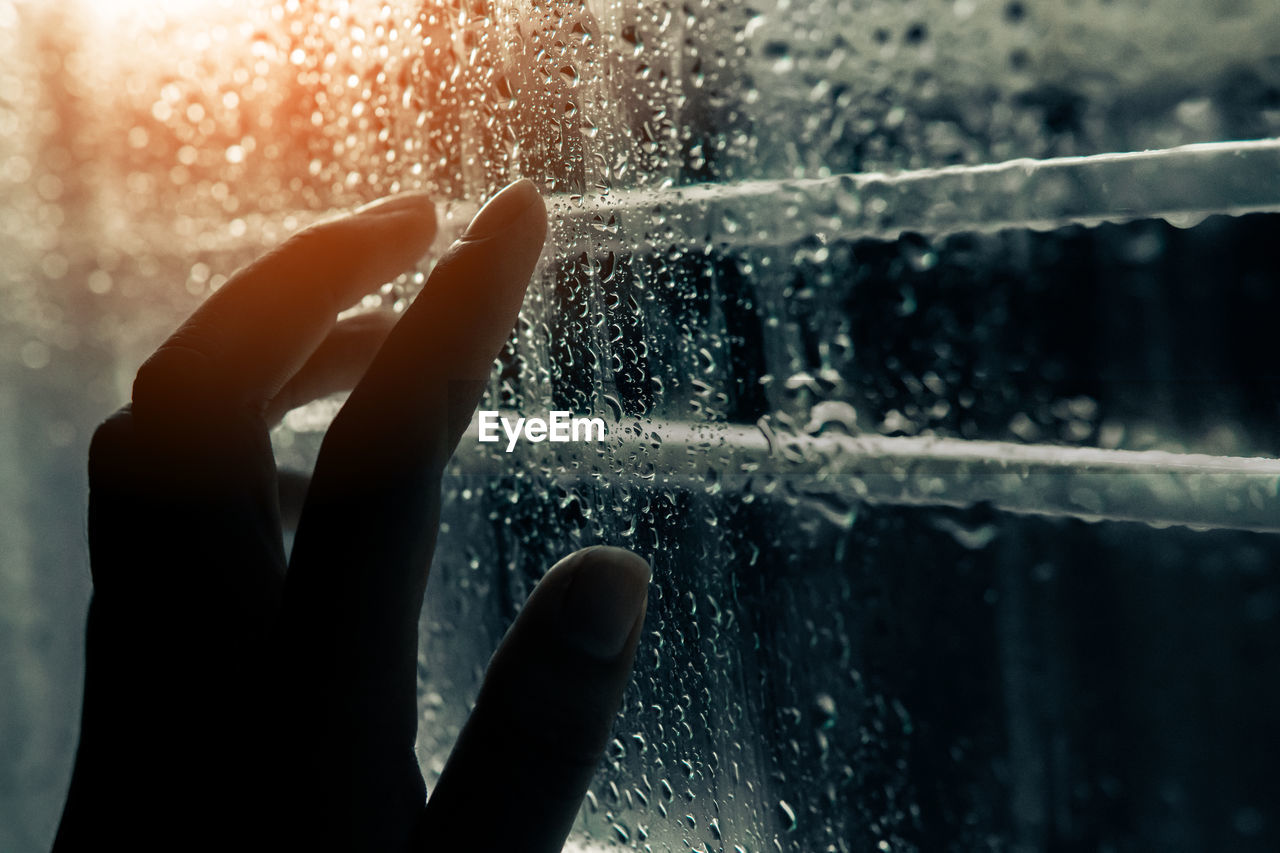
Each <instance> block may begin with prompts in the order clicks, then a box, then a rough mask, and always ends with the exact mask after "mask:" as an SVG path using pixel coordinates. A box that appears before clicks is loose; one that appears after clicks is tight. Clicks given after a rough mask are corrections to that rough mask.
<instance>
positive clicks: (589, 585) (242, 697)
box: [55, 181, 649, 851]
mask: <svg viewBox="0 0 1280 853" xmlns="http://www.w3.org/2000/svg"><path fill="white" fill-rule="evenodd" d="M434 232H435V219H434V215H433V209H432V206H431V204H430V202H429V200H428V199H427V198H425V197H423V196H421V195H417V194H406V195H400V196H395V197H392V198H389V199H384V200H383V201H381V202H378V203H376V204H374V205H370V206H368V207H366V208H362V209H361V210H360V211H357V212H356V213H355V214H353V215H351V216H347V217H344V218H341V219H336V220H332V221H329V222H326V223H322V224H319V225H316V226H313V227H311V228H308V229H306V230H304V231H302V232H300V233H299V234H297V235H295V236H294V237H293V238H291V239H290V240H289V241H287V242H286V243H285V244H284V245H283V246H281V247H280V248H278V249H277V250H275V251H273V252H271V253H269V254H267V255H266V256H265V257H263V258H261V259H260V260H258V261H257V262H255V263H254V264H252V265H250V266H249V267H247V268H245V269H244V270H241V271H240V272H239V273H237V274H236V275H235V276H234V277H233V278H232V279H231V280H230V281H229V282H228V283H227V284H226V285H225V286H224V287H222V288H221V289H220V290H218V291H217V292H216V293H214V294H213V295H212V296H211V297H210V298H209V299H208V300H207V301H206V302H205V303H204V304H203V305H202V306H201V307H200V309H199V310H198V311H197V312H196V313H195V314H194V315H193V316H192V317H191V318H190V319H189V320H188V321H187V322H186V324H184V325H183V326H182V328H180V329H179V330H178V331H177V332H176V333H175V334H174V335H173V336H172V337H171V338H169V340H168V341H167V342H166V343H165V344H164V345H163V346H161V347H160V349H159V350H158V351H157V352H156V353H155V354H154V355H153V356H152V357H151V358H150V359H149V360H148V361H147V362H146V363H145V364H144V365H143V366H142V369H141V370H140V371H139V373H138V376H137V379H136V381H135V382H134V387H133V402H132V405H131V406H126V407H125V408H123V409H122V410H120V411H119V412H117V413H116V414H115V415H114V416H112V417H111V418H110V419H109V420H108V421H106V423H104V424H103V425H102V426H101V427H100V428H99V429H98V431H97V433H96V434H95V435H94V439H93V443H92V447H91V449H90V460H89V479H90V496H89V546H90V554H91V561H92V572H93V583H94V595H93V601H92V604H91V605H90V610H89V626H88V646H87V664H86V668H87V672H86V676H85V697H84V713H83V719H82V724H81V739H80V746H79V751H78V753H77V756H76V766H75V773H74V777H73V780H72V785H71V792H70V794H69V796H68V800H67V805H66V809H65V811H64V814H63V818H62V824H61V827H60V829H59V833H58V838H57V841H56V842H55V849H56V850H59V851H63V850H140V849H148V850H150V849H164V850H175V851H181V850H191V849H218V850H228V851H231V850H256V849H267V850H281V851H284V850H299V851H316V850H379V851H398V850H410V849H412V850H440V851H446V850H447V851H455V850H467V851H486V850H494V851H498V850H501V851H526V850H528V851H542V850H559V849H560V847H561V845H562V844H563V842H564V838H565V835H566V834H567V833H568V831H569V829H570V827H571V825H572V823H573V820H574V817H575V815H576V813H577V809H578V807H579V804H580V802H581V799H582V796H583V794H584V792H585V790H586V787H587V785H588V783H589V781H590V779H591V776H592V774H593V773H594V771H595V767H596V764H597V762H598V760H599V756H600V753H601V752H602V750H603V748H604V745H605V743H606V741H607V739H608V736H609V730H610V727H611V724H612V722H613V717H614V715H615V714H616V713H617V709H618V704H619V702H620V699H621V695H622V691H623V688H624V686H625V684H626V681H627V678H628V676H629V673H630V670H631V663H632V658H633V656H634V654H635V647H636V643H637V640H638V637H639V633H640V627H641V623H642V622H643V618H644V611H645V600H646V591H647V585H648V579H649V569H648V566H647V565H646V564H645V562H644V561H643V560H641V559H640V558H639V557H637V556H635V555H634V554H631V553H629V552H626V551H622V550H619V549H613V548H595V549H587V550H585V551H580V552H578V553H576V554H573V555H572V556H569V557H567V558H565V559H564V560H562V561H561V562H560V563H558V564H557V565H556V566H555V567H554V568H552V569H551V571H550V572H548V574H547V575H546V576H545V577H544V578H543V579H542V581H541V583H539V585H538V587H537V589H536V590H535V591H534V592H533V595H532V596H531V597H530V599H529V601H528V603H527V604H526V606H525V607H524V609H523V610H522V612H521V614H520V617H519V618H518V619H517V620H516V623H515V624H514V625H513V626H512V628H511V630H510V631H509V632H508V634H507V636H506V638H505V639H504V640H503V643H502V645H501V647H500V648H499V650H498V652H497V653H496V654H495V655H494V657H493V659H492V661H491V662H490V665H489V670H488V673H487V675H486V677H485V682H484V686H483V688H482V690H481V692H480V696H479V700H478V702H477V704H476V707H475V709H474V711H473V713H472V714H471V717H470V719H469V721H468V723H467V725H466V727H465V729H464V730H463V733H462V735H461V736H460V738H459V740H458V743H457V745H456V747H455V749H454V751H453V754H452V755H451V757H450V759H449V762H448V764H447V765H446V768H445V770H444V773H443V775H442V777H441V779H440V781H439V784H438V785H437V787H436V790H435V791H433V792H432V796H431V798H430V801H429V802H428V801H427V800H426V792H425V787H424V784H423V780H422V778H421V775H420V774H419V771H418V762H417V759H416V757H415V755H414V740H415V735H416V730H417V722H418V713H417V650H418V637H417V628H418V617H419V611H420V609H421V606H422V596H423V591H424V589H425V586H426V580H427V568H428V565H429V563H430V560H431V554H432V550H433V548H434V543H435V537H436V532H437V526H438V517H439V509H440V506H439V504H440V477H441V472H442V471H443V469H444V467H445V464H446V462H447V460H448V458H449V456H450V454H451V453H452V452H453V449H454V447H455V446H456V444H457V442H458V440H459V438H460V436H461V434H462V432H463V430H464V428H465V427H466V425H467V423H468V421H469V420H470V418H471V415H472V413H473V411H474V409H475V406H476V404H477V402H478V401H479V398H480V395H481V393H482V390H483V388H484V385H485V383H486V378H487V376H488V375H489V371H490V367H491V365H492V363H493V359H494V357H495V355H496V353H497V352H498V350H499V348H500V347H501V345H502V343H503V342H504V340H505V339H506V337H507V335H508V333H509V332H510V330H511V328H512V326H513V324H514V323H515V319H516V314H517V312H518V310H519V307H520V304H521V301H522V299H523V295H524V290H525V287H526V284H527V282H528V280H529V276H530V274H531V272H532V270H533V266H534V264H535V262H536V260H537V258H538V255H539V253H540V251H541V248H542V244H543V240H544V237H545V232H546V210H545V208H544V206H543V204H542V201H541V198H540V197H539V196H538V193H537V191H536V190H535V189H534V187H533V185H532V184H530V183H529V182H527V181H525V182H520V183H517V184H513V185H512V186H510V187H508V188H507V189H506V190H504V191H503V192H502V193H500V194H499V195H498V196H496V197H495V198H494V199H493V200H492V201H490V202H489V203H488V205H486V206H485V208H484V209H483V210H482V211H481V212H480V214H479V215H478V216H477V217H476V219H475V221H474V222H472V224H471V226H470V228H469V229H468V230H467V232H466V234H465V235H464V236H463V238H462V239H461V240H460V241H459V242H458V243H456V244H455V245H454V246H453V247H452V248H451V249H450V250H449V252H448V253H447V254H446V255H445V256H444V257H443V258H442V259H441V260H440V262H439V263H438V264H437V266H436V268H435V271H434V272H433V273H432V275H431V277H430V279H429V281H428V282H427V284H426V287H425V289H424V290H423V292H422V294H421V295H420V296H419V297H418V298H417V300H416V301H415V302H414V304H413V305H412V307H411V308H409V310H408V311H406V312H405V313H404V316H403V317H402V318H401V319H400V320H399V321H398V322H394V317H385V316H379V315H373V316H362V317H358V318H355V319H351V320H346V321H343V322H336V316H337V314H338V313H339V311H340V310H342V309H343V308H345V307H347V306H348V305H350V304H352V303H354V302H356V301H357V300H359V299H360V297H361V296H362V295H364V294H366V293H368V292H370V291H372V290H373V289H374V288H376V287H377V286H379V285H380V284H382V283H383V282H385V281H388V280H390V279H392V278H394V277H395V276H396V275H398V274H399V273H401V272H403V271H404V270H405V269H406V268H408V267H410V266H411V265H412V264H413V263H414V262H416V261H417V259H418V258H419V257H421V256H422V255H423V253H424V252H425V251H426V249H427V247H428V246H429V245H430V243H431V239H432V237H433V235H434ZM352 385H354V390H353V391H352V393H351V396H350V397H349V399H348V401H347V402H346V404H345V405H344V406H343V408H342V411H341V412H340V413H339V415H338V416H337V418H336V419H335V420H334V422H333V424H332V425H331V427H330V429H329V431H328V434H327V435H326V436H325V439H324V443H323V445H322V448H321V451H320V455H319V459H318V462H317V464H316V469H315V473H314V476H313V478H312V481H311V484H310V487H309V489H308V491H307V495H306V501H305V504H304V506H303V509H302V515H301V518H300V521H299V524H298V529H297V534H296V538H295V542H294V547H293V551H292V556H291V557H290V558H289V559H288V560H287V561H286V557H285V551H284V546H283V544H282V537H281V527H280V508H279V501H278V497H277V483H276V468H275V462H274V459H273V457H272V451H271V444H270V441H269V438H268V430H269V428H270V426H271V424H272V423H274V422H275V421H276V420H278V419H279V417H280V416H281V415H282V414H283V413H284V412H285V411H287V410H288V409H289V408H292V407H294V406H296V405H300V404H301V403H303V402H306V401H307V400H310V399H313V398H315V397H317V396H321V395H324V394H327V393H330V392H332V391H335V390H339V389H342V388H349V387H351V386H352ZM458 701H461V699H460V698H459V699H458Z"/></svg>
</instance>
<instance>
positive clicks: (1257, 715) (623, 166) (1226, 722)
mask: <svg viewBox="0 0 1280 853" xmlns="http://www.w3.org/2000/svg"><path fill="white" fill-rule="evenodd" d="M1277 137H1280V7H1277V6H1276V4H1275V3H1274V2H1273V0H1230V2H1227V0H821V1H820V2H812V3H793V2H790V0H763V2H752V3H750V4H748V3H745V2H732V1H731V0H689V2H676V0H588V2H586V3H568V2H563V3H562V2H551V3H546V2H532V0H462V2H458V0H445V2H426V3H421V2H401V1H400V0H392V1H391V2H372V0H287V2H283V3H274V2H267V0H182V2H169V3H164V4H152V3H144V2H141V0H119V2H105V0H102V2H91V0H80V2H76V1H75V0H64V1H63V2H43V3H41V2H35V0H28V1H27V2H14V0H0V198H2V199H3V203H2V204H0V258H3V261H4V263H3V264H2V265H0V507H3V511H2V512H0V850H5V851H16V853H26V851H36V850H42V849H46V848H47V847H48V845H49V843H50V841H51V839H52V835H53V830H54V828H55V825H56V822H57V818H58V814H59V811H60V808H61V803H62V797H63V795H64V791H65V786H66V783H67V780H68V777H69V771H70V767H71V759H72V755H73V751H74V746H75V737H76V726H77V716H78V710H79V691H80V684H79V680H80V676H81V666H82V642H83V617H84V612H85V606H86V604H87V601H88V594H89V582H88V567H87V556H86V549H85V541H84V524H83V514H84V504H85V492H86V483H85V477H84V460H85V453H86V448H87V444H88V439H89V436H90V435H91V433H92V430H93V428H94V425H95V424H96V423H97V422H98V421H100V420H101V419H102V418H103V417H105V416H106V415H107V414H108V413H109V412H110V411H112V410H113V409H114V408H115V407H117V406H118V405H119V404H120V403H121V402H123V401H124V400H126V399H127V397H128V389H129V384H130V382H131V379H132V376H133V373H134V371H135V370H136V368H137V366H138V365H139V364H140V363H141V361H142V359H143V358H145V356H146V355H147V354H148V353H149V352H150V351H151V349H153V348H154V347H155V346H156V345H157V344H158V343H159V342H160V340H162V339H163V337H164V335H165V334H167V332H168V331H169V330H171V329H172V328H173V327H174V326H175V325H176V324H177V322H178V321H179V320H180V319H181V318H182V317H184V316H186V314H188V313H189V312H190V311H191V310H192V309H193V308H194V306H196V305H197V304H199V302H200V300H201V299H203V298H204V297H205V296H207V295H208V294H209V293H210V292H212V291H213V290H215V289H216V288H217V287H219V286H220V285H221V284H222V283H223V282H224V281H225V280H226V276H227V274H229V273H230V272H231V271H232V270H233V269H234V268H235V267H236V266H237V265H239V264H240V263H242V262H244V261H246V260H247V259H249V258H251V257H253V256H255V255H256V254H258V253H260V252H261V251H262V250H263V249H264V248H266V247H268V246H270V245H272V244H274V243H275V242H277V241H278V240H279V239H281V238H282V237H283V236H284V235H286V234H288V233H289V232H291V231H292V230H294V229H296V228H297V227H300V226H301V225H303V224H305V223H307V222H309V221H312V220H314V219H316V218H318V217H319V216H322V215H324V214H326V213H329V212H332V211H335V210H340V209H345V208H348V207H351V206H354V205H357V204H359V203H361V202H364V201H367V200H370V199H373V198H376V197H379V196H381V195H384V194H388V193H392V192H396V191H399V190H403V189H425V190H428V191H431V192H433V193H434V194H436V196H437V197H438V198H439V199H440V216H441V218H442V222H443V223H444V231H445V234H446V238H447V235H448V234H449V233H452V231H453V230H456V228H458V227H460V226H461V224H462V223H464V222H465V221H466V220H467V218H468V216H469V214H470V213H471V212H472V211H474V209H475V206H476V204H477V203H479V202H480V201H481V200H482V199H483V198H484V197H485V196H486V195H488V194H489V193H491V192H493V191H494V190H496V189H497V188H499V187H501V186H503V185H505V184H506V183H507V182H509V181H510V180H513V179H515V178H518V177H530V178H532V179H534V180H535V181H537V182H538V184H539V185H540V186H541V187H542V188H543V190H544V192H545V194H546V195H547V197H548V207H549V209H550V210H551V212H552V220H553V228H552V235H551V238H550V242H549V246H548V249H547V251H546V253H545V255H544V257H543V260H542V262H541V264H540V266H539V271H538V273H537V275H536V277H535V281H534V283H533V286H532V287H531V288H530V294H529V297H528V300H527V303H526V305H525V309H524V311H523V312H522V317H521V322H520V324H519V325H518V327H517V329H516V330H515V332H514V333H513V335H512V338H511V340H510V342H509V344H508V346H507V347H506V349H505V350H504V352H503V353H502V355H501V356H500V358H499V360H498V362H499V363H498V365H497V366H496V369H495V379H494V382H493V385H492V388H491V392H490V399H489V401H488V402H487V403H486V404H485V406H484V407H485V408H511V409H518V410H520V411H522V412H527V413H541V412H544V411H546V410H549V409H552V408H555V409H569V410H573V411H575V412H580V413H584V414H585V413H590V414H593V415H597V416H601V417H604V418H605V419H606V420H607V421H608V423H609V430H610V435H611V441H610V442H609V443H608V444H607V445H605V446H602V447H600V448H595V447H591V448H588V449H582V448H577V447H573V446H567V445H559V446H557V448H556V449H555V451H554V452H553V451H552V449H551V447H550V446H549V445H539V446H536V447H534V448H532V449H527V455H525V456H523V457H515V458H513V457H507V456H505V455H503V454H501V453H499V455H498V456H496V457H495V456H487V455H486V454H485V452H482V451H481V450H480V449H479V448H478V447H473V446H470V445H469V444H468V443H467V442H465V441H464V446H463V448H462V449H461V451H460V454H459V457H458V459H457V460H456V464H455V465H454V468H453V469H452V470H451V472H450V475H449V478H448V480H447V482H446V498H447V501H448V509H447V510H446V513H445V518H444V524H443V528H442V531H443V535H442V537H441V541H440V546H439V551H438V556H437V559H436V561H435V565H434V569H433V574H432V579H431V588H430V591H429V603H428V606H427V608H426V610H425V612H424V617H423V632H422V633H423V648H422V654H421V672H420V688H421V689H420V697H421V707H422V715H423V722H424V725H423V727H422V736H421V737H420V744H419V746H420V755H421V758H422V764H423V769H424V772H425V773H426V774H427V777H428V780H429V781H431V780H432V779H433V776H434V774H436V773H438V772H439V769H440V768H441V766H442V763H443V759H444V757H445V755H446V754H447V749H448V746H449V744H450V743H451V741H452V738H453V736H454V735H455V734H456V732H457V729H458V726H459V725H460V723H461V720H462V719H463V718H464V715H465V712H466V710H467V706H468V702H469V701H470V700H471V698H473V697H474V693H475V689H476V687H477V685H478V677H479V673H480V671H481V669H482V667H483V665H484V663H485V661H486V660H487V658H488V656H489V654H490V652H491V651H492V649H493V648H494V646H495V645H496V643H497V641H498V639H499V638H500V636H501V633H502V631H503V630H504V628H505V626H506V624H507V623H508V622H509V620H510V619H511V617H512V616H513V615H514V613H515V612H516V610H517V608H518V606H519V603H520V602H521V601H523V600H524V596H525V595H526V594H527V592H528V590H529V589H530V588H531V586H532V584H533V583H535V582H536V580H537V578H538V577H539V576H540V574H541V573H542V572H543V571H544V570H545V569H546V568H547V567H548V566H550V565H551V564H552V563H553V562H554V560H555V559H556V557H557V556H558V555H560V554H562V553H565V552H567V551H568V550H570V549H572V548H575V547H580V546H583V545H586V544H590V543H592V542H596V541H609V542H613V543H617V544H622V545H626V546H628V547H631V548H633V549H635V550H637V551H639V552H640V553H642V554H644V555H645V556H646V557H648V558H649V559H650V560H651V561H652V563H653V565H654V568H655V581H654V587H653V592H652V600H651V604H650V616H649V627H648V629H647V632H646V635H645V637H644V640H643V643H644V645H643V647H642V650H641V654H640V658H639V660H638V663H637V674H636V679H635V683H634V685H633V686H632V688H631V689H630V692H629V693H628V695H627V699H626V701H625V704H624V709H623V712H622V715H621V717H620V720H619V724H618V729H617V734H618V737H617V739H616V740H615V741H614V742H613V743H612V744H611V745H610V748H609V751H608V754H607V756H606V760H605V762H604V765H603V766H602V769H601V774H600V776H599V778H598V780H597V784H596V785H595V786H594V787H593V789H592V791H591V793H590V795H589V796H588V799H587V803H586V804H585V806H584V809H583V815H582V820H581V821H580V823H579V826H578V828H577V830H576V831H575V836H574V842H573V844H574V845H576V846H577V847H578V848H581V849H599V848H621V849H637V850H653V851H666V850H681V851H683V850H697V851H706V853H710V852H711V851H734V853H757V851H765V850H784V851H805V852H806V853H807V851H820V850H822V851H864V850H870V851H910V850H920V851H931V850H956V851H973V850H1007V851H1076V850H1079V851H1085V850H1098V851H1139V850H1164V851H1206V850H1230V851H1253V850H1258V851H1262V850H1274V849H1277V847H1280V813H1278V812H1277V810H1276V808H1275V803H1277V802H1280V780H1278V779H1277V774H1276V772H1275V769H1274V756H1276V755H1280V737H1278V735H1277V728H1276V725H1275V722H1274V721H1275V720H1276V719H1277V717H1278V716H1280V684H1278V683H1277V672H1278V671H1280V571H1278V570H1277V557H1278V556H1280V538H1278V537H1277V535H1276V534H1277V532H1280V515H1277V510H1278V509H1280V463H1277V462H1275V461H1274V460H1275V458H1276V457H1277V456H1280V434H1278V433H1277V430H1276V426H1275V425H1276V424H1277V422H1280V420H1278V419H1280V405H1278V400H1280V398H1278V397H1277V391H1280V363H1278V356H1277V350H1276V347H1275V346H1274V340H1275V334H1274V329H1273V326H1274V319H1273V318H1275V317H1276V316H1278V315H1280V288H1278V287H1277V284H1278V283H1280V282H1278V281H1277V276H1278V274H1277V270H1276V253H1275V251H1274V249H1273V246H1274V245H1275V239H1276V235H1277V228H1278V226H1280V217H1278V216H1277V212H1280V140H1278V139H1277ZM430 263H431V261H430V258H428V259H427V260H426V261H424V264H423V267H422V269H421V270H420V271H418V272H416V273H413V274H410V275H407V276H404V277H402V278H401V279H399V280H397V281H395V282H390V283H388V284H387V286H385V287H384V288H382V290H381V291H379V292H378V293H376V294H372V295H370V297H369V298H368V299H366V300H365V304H364V306H363V307H364V308H373V307H377V306H379V305H383V304H389V305H392V306H394V307H396V308H403V306H404V305H405V303H406V300H407V299H409V298H411V297H412V295H413V294H414V293H415V292H416V289H417V288H418V287H419V286H420V285H421V284H422V281H423V280H424V273H425V272H426V271H427V270H429V268H430ZM332 411H333V401H331V402H330V404H329V405H316V406H313V407H310V408H309V409H307V410H304V411H301V412H298V413H295V414H293V415H292V416H291V417H290V418H289V419H288V421H287V422H286V425H285V426H284V427H282V428H281V429H280V430H278V431H277V432H276V434H275V435H274V439H275V443H276V448H277V453H278V457H279V459H280V462H281V465H282V466H283V467H285V468H288V469H290V470H295V471H298V472H301V473H304V474H305V471H306V469H307V467H308V466H309V464H310V462H311V460H312V459H313V458H314V452H315V448H316V446H317V442H318V436H319V433H320V431H321V430H322V429H323V427H324V425H325V423H326V421H327V418H328V417H330V416H331V414H332ZM175 565H176V566H180V555H175ZM189 746H190V748H191V750H192V761H193V762H198V760H199V733H198V732H193V733H192V741H191V744H190V745H189ZM317 748H318V749H323V745H317Z"/></svg>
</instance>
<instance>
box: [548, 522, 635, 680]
mask: <svg viewBox="0 0 1280 853" xmlns="http://www.w3.org/2000/svg"><path fill="white" fill-rule="evenodd" d="M565 562H566V563H568V568H567V569H566V570H567V571H571V572H572V576H571V577H570V578H569V579H568V588H567V589H566V590H565V592H564V605H563V608H562V610H561V614H560V628H561V630H562V631H563V632H564V635H565V638H566V639H567V640H568V641H569V642H570V643H571V644H572V645H574V646H575V647H577V648H578V649H580V650H581V651H583V652H586V653H587V654H590V655H591V656H593V657H596V658H600V659H610V658H616V657H617V656H618V655H620V654H622V652H623V650H624V649H625V648H626V646H627V645H628V641H629V640H630V639H631V637H632V635H633V634H634V633H635V628H636V626H637V623H639V622H640V621H641V619H642V618H643V616H644V612H645V609H646V605H647V603H648V597H649V581H650V578H651V577H652V571H651V570H650V568H649V564H648V563H647V562H646V561H645V560H644V559H643V558H642V557H640V556H639V555H638V554H635V553H633V552H631V551H628V550H626V549H624V548H615V547H612V546H607V545H598V546H595V547H592V548H587V549H585V550H583V551H579V552H577V553H576V554H573V555H571V556H570V558H569V559H568V560H566V561H565Z"/></svg>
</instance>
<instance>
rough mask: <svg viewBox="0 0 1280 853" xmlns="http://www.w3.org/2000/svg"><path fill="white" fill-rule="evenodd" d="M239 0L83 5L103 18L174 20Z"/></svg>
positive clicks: (101, 0) (124, 0)
mask: <svg viewBox="0 0 1280 853" xmlns="http://www.w3.org/2000/svg"><path fill="white" fill-rule="evenodd" d="M238 3H239V0H165V2H164V3H156V2H154V0H88V2H86V3H84V4H83V5H84V6H85V7H87V8H88V10H90V11H91V12H92V13H93V14H95V15H98V16H99V17H101V18H107V19H113V20H127V19H136V18H143V17H153V16H155V15H157V14H159V15H161V16H163V17H164V18H166V19H167V20H169V21H172V22H175V23H177V22H181V21H182V20H184V19H187V18H193V17H200V16H203V15H208V14H210V13H213V12H221V11H223V10H225V9H228V8H231V7H232V6H234V5H238Z"/></svg>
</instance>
